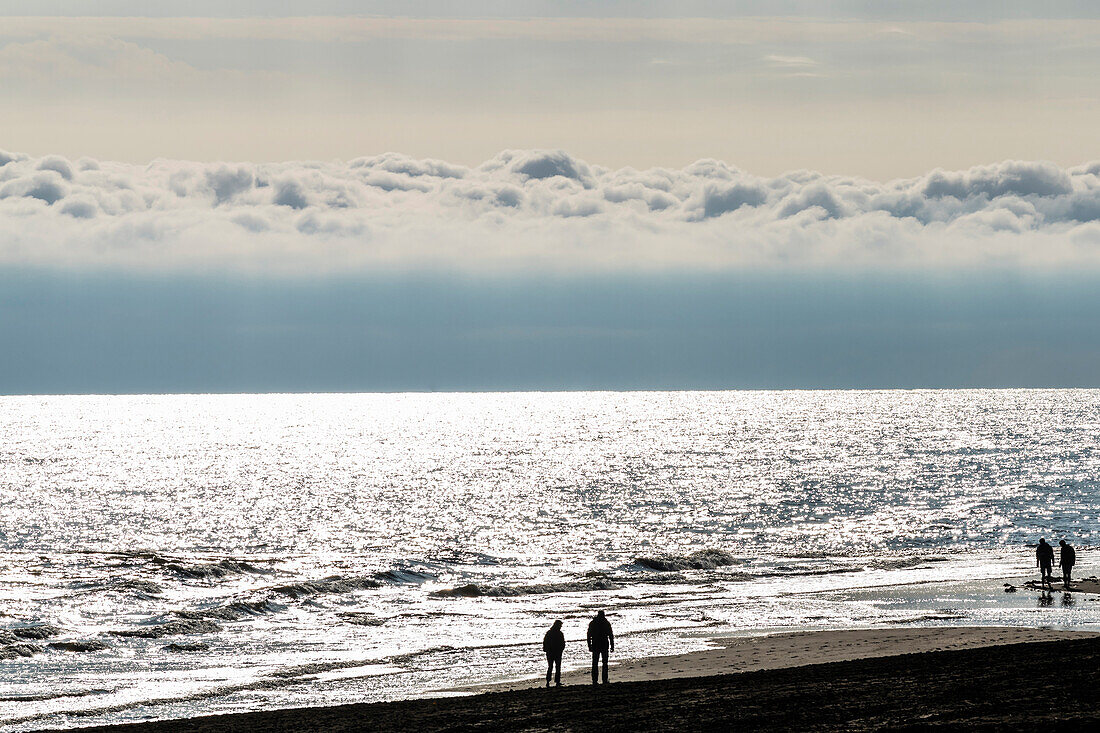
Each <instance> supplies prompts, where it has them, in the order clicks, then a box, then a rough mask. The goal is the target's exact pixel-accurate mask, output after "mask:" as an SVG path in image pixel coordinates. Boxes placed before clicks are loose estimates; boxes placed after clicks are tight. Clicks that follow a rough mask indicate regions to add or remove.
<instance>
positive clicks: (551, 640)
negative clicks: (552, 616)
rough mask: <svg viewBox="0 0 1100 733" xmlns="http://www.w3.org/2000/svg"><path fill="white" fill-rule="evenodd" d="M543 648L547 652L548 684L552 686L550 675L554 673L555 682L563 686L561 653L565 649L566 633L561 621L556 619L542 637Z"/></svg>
mask: <svg viewBox="0 0 1100 733" xmlns="http://www.w3.org/2000/svg"><path fill="white" fill-rule="evenodd" d="M542 650H543V651H544V652H546V686H547V687H549V686H550V675H551V673H554V672H556V674H555V675H554V684H556V685H557V686H558V687H561V655H562V653H563V652H564V651H565V634H563V633H562V632H561V621H555V622H554V625H553V626H551V627H550V630H549V631H547V632H546V636H544V637H542Z"/></svg>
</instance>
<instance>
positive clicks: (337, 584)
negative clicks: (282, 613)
mask: <svg viewBox="0 0 1100 733" xmlns="http://www.w3.org/2000/svg"><path fill="white" fill-rule="evenodd" d="M381 586H382V584H381V583H380V582H379V581H377V580H375V579H374V578H342V577H340V576H338V575H335V576H332V577H330V578H324V579H322V580H305V581H302V582H299V583H287V584H286V585H277V586H275V587H273V588H272V589H271V592H272V593H278V594H279V595H283V596H290V597H291V598H295V599H297V598H302V597H303V596H313V595H327V594H331V593H341V594H342V593H353V592H355V591H357V590H369V589H372V588H379V587H381Z"/></svg>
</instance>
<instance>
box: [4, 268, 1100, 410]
mask: <svg viewBox="0 0 1100 733" xmlns="http://www.w3.org/2000/svg"><path fill="white" fill-rule="evenodd" d="M0 312H2V313H3V314H4V315H3V317H2V318H0V342H2V343H3V344H4V349H3V350H2V351H0V389H2V391H3V392H6V393H69V392H78V393H79V392H99V393H104V392H105V393H115V392H124V393H133V392H263V391H296V392H302V391H305V392H308V391H363V390H365V391H375V390H384V391H393V390H501V389H504V390H514V389H522V390H531V389H537V390H553V389H724V388H787V387H798V388H821V387H841V388H844V387H997V386H1100V299H1098V298H1097V297H1096V290H1095V281H1094V280H1091V279H1088V278H1085V279H1081V278H1074V277H1071V276H1059V277H1056V278H1053V277H1052V278H1043V277H1032V276H1025V277H1020V276H1012V275H996V276H988V275H987V276H985V277H975V276H972V275H965V276H955V277H945V276H937V277H925V278H919V277H897V276H894V277H861V278H851V277H837V276H829V277H825V276H814V277H805V276H802V277H793V276H789V275H788V276H775V275H771V276H764V275H759V276H747V275H745V276H736V277H734V276H730V277H720V278H714V277H703V276H694V277H687V276H681V277H655V278H644V277H636V276H635V277H625V276H620V277H613V278H572V279H555V278H545V277H542V278H532V277H528V278H509V279H494V280H476V281H475V280H463V279H456V278H438V277H434V278H433V277H405V278H364V279H328V280H320V281H313V282H298V283H294V282H287V281H273V280H267V279H260V280H248V279H216V278H215V279H211V278H204V279H198V280H195V279H183V278H173V279H168V280H166V279H163V278H151V277H134V276H127V277H117V276H116V277H87V276H80V277H74V276H61V275H56V274H54V275H43V274H41V273H39V274H30V273H22V274H20V275H18V276H8V277H6V278H5V279H4V281H3V282H2V284H0Z"/></svg>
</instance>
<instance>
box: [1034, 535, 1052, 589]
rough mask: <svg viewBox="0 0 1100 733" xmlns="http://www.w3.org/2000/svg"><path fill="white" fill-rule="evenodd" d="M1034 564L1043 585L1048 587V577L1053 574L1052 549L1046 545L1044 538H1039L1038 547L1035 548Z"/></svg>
mask: <svg viewBox="0 0 1100 733" xmlns="http://www.w3.org/2000/svg"><path fill="white" fill-rule="evenodd" d="M1035 564H1036V565H1038V566H1039V572H1040V573H1041V574H1042V576H1043V585H1050V577H1051V575H1053V574H1054V548H1053V547H1051V546H1050V545H1048V544H1047V540H1046V538H1045V537H1040V538H1039V546H1038V547H1036V548H1035Z"/></svg>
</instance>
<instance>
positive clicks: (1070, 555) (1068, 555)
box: [1058, 540, 1077, 590]
mask: <svg viewBox="0 0 1100 733" xmlns="http://www.w3.org/2000/svg"><path fill="white" fill-rule="evenodd" d="M1058 544H1059V545H1061V547H1062V549H1061V551H1060V553H1059V555H1060V556H1059V558H1058V564H1059V565H1060V566H1061V567H1062V585H1063V586H1065V589H1066V590H1069V574H1070V571H1071V570H1073V566H1074V565H1076V564H1077V552H1076V551H1075V550H1074V549H1073V546H1072V545H1070V544H1069V543H1068V542H1066V541H1065V540H1058Z"/></svg>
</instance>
